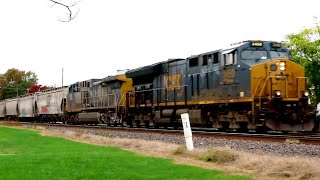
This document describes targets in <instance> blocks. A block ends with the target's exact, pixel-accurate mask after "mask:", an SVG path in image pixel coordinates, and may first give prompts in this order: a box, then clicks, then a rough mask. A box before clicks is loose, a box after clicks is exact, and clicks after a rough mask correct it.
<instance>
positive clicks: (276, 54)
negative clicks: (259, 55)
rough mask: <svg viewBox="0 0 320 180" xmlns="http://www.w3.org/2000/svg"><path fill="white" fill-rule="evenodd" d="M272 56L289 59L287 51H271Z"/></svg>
mask: <svg viewBox="0 0 320 180" xmlns="http://www.w3.org/2000/svg"><path fill="white" fill-rule="evenodd" d="M270 56H271V59H277V58H287V59H289V56H288V53H287V52H278V51H270Z"/></svg>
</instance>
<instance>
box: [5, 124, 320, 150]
mask: <svg viewBox="0 0 320 180" xmlns="http://www.w3.org/2000/svg"><path fill="white" fill-rule="evenodd" d="M1 124H4V125H9V126H10V125H13V126H14V125H15V126H43V127H64V128H78V129H93V130H104V129H105V130H113V131H127V132H136V133H159V134H171V135H177V136H183V130H182V129H177V130H176V129H153V128H148V129H147V128H129V127H113V126H105V125H100V126H88V125H66V124H59V123H57V124H50V123H30V122H11V123H3V122H2V123H1ZM192 134H193V136H194V137H205V138H220V139H228V140H235V139H239V140H246V141H262V142H279V143H290V144H312V145H320V134H319V133H318V134H276V133H272V134H258V133H237V132H218V131H208V130H203V129H196V128H194V129H193V130H192Z"/></svg>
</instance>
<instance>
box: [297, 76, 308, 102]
mask: <svg viewBox="0 0 320 180" xmlns="http://www.w3.org/2000/svg"><path fill="white" fill-rule="evenodd" d="M296 79H297V82H298V83H297V86H298V88H297V91H298V92H297V94H298V98H300V97H301V93H300V86H299V80H300V79H308V77H296Z"/></svg>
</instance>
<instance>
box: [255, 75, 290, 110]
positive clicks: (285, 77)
mask: <svg viewBox="0 0 320 180" xmlns="http://www.w3.org/2000/svg"><path fill="white" fill-rule="evenodd" d="M271 78H284V79H286V82H287V76H268V77H267V80H266V81H265V83H264V84H263V86H262V88H261V91H260V93H259V110H261V95H262V92H263V90H264V89H265V87H266V85H267V82H268V81H269V79H271ZM270 94H271V93H270ZM286 96H287V86H286Z"/></svg>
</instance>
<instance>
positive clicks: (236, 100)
mask: <svg viewBox="0 0 320 180" xmlns="http://www.w3.org/2000/svg"><path fill="white" fill-rule="evenodd" d="M126 76H127V78H132V80H133V87H134V90H133V91H132V92H128V94H127V105H128V109H129V113H130V116H129V117H128V120H127V121H128V123H129V124H136V125H138V126H139V125H146V126H148V125H151V124H153V125H155V126H179V125H180V123H181V120H180V115H181V114H182V113H189V116H190V122H191V125H192V126H200V127H212V128H217V129H258V130H266V129H272V130H282V131H312V130H315V127H316V126H317V122H316V120H315V110H314V108H311V107H310V106H309V104H308V96H309V93H310V92H309V91H308V90H307V88H306V79H307V78H306V77H305V76H304V68H303V67H302V66H300V65H298V64H296V63H294V62H292V61H290V60H289V52H288V49H287V48H285V47H284V46H283V45H281V44H280V43H277V42H270V41H245V42H241V43H238V44H235V45H232V46H230V47H228V48H225V49H220V50H216V51H211V52H207V53H203V54H199V55H196V56H191V57H188V58H187V59H169V60H168V61H164V62H160V63H156V64H153V65H149V66H145V67H141V68H137V69H133V70H130V71H128V72H127V73H126Z"/></svg>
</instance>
